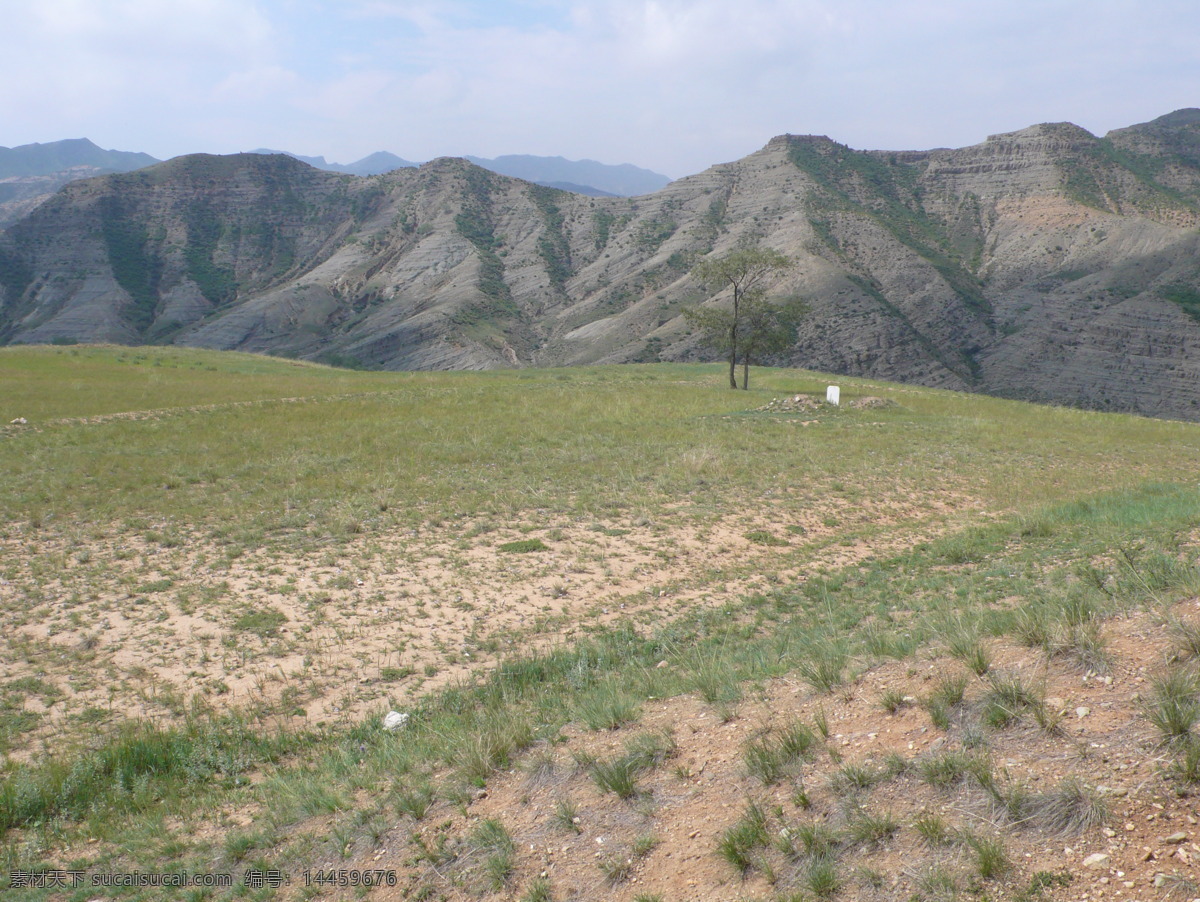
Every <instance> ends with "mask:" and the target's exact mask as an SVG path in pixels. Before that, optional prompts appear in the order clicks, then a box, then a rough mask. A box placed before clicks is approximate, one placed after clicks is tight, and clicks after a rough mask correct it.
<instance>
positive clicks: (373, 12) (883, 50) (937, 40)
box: [0, 0, 1200, 178]
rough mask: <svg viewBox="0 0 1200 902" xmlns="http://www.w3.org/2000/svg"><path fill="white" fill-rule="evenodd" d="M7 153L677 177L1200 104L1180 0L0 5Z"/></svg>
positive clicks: (1, 129)
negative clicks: (380, 158)
mask: <svg viewBox="0 0 1200 902" xmlns="http://www.w3.org/2000/svg"><path fill="white" fill-rule="evenodd" d="M0 22H2V23H3V28H2V29H0V145H2V146H9V147H12V146H16V145H20V144H27V143H33V142H48V141H57V140H60V139H62V138H80V137H87V138H90V139H92V140H93V141H95V142H96V143H97V144H99V145H101V146H102V147H105V148H115V149H118V150H134V151H144V152H146V153H149V154H152V155H154V156H156V157H159V158H162V159H165V158H168V157H172V156H176V155H179V154H183V153H195V152H206V153H235V152H238V151H244V150H252V149H256V148H260V147H267V148H273V149H280V150H288V151H291V152H293V153H300V154H308V155H313V156H316V155H323V156H325V157H326V159H328V160H330V161H334V162H340V163H349V162H352V161H354V160H357V159H360V158H362V157H364V156H366V155H367V154H370V153H372V152H374V151H378V150H387V151H391V152H392V153H395V154H398V155H399V156H401V157H404V158H405V159H408V160H413V161H424V160H428V159H432V158H434V157H437V156H458V155H466V154H473V155H476V156H481V157H494V156H499V155H501V154H509V153H528V154H537V155H543V156H564V157H567V158H568V159H583V158H587V159H593V160H599V161H601V162H604V163H633V164H635V165H638V166H643V167H646V168H649V169H653V170H655V171H658V172H661V173H664V174H666V175H669V176H671V177H673V178H678V177H680V176H683V175H688V174H692V173H695V172H699V171H701V170H703V169H705V168H707V167H708V166H711V165H713V164H716V163H721V162H726V161H730V160H735V159H738V158H740V157H743V156H745V155H746V154H749V153H752V152H753V151H755V150H757V149H758V148H760V147H762V146H763V145H764V144H765V143H766V142H767V141H768V140H769V139H770V138H771V137H772V136H774V135H778V134H783V133H785V132H790V133H792V134H823V135H828V136H829V137H831V138H833V139H834V140H836V141H840V142H842V143H844V144H848V145H850V146H851V147H855V148H859V149H887V150H920V149H928V148H932V147H962V146H966V145H969V144H976V143H979V142H980V141H983V140H984V139H985V138H986V137H987V136H988V135H989V134H994V133H998V132H1005V131H1014V130H1016V129H1020V128H1024V127H1026V126H1028V125H1033V124H1035V123H1038V122H1060V121H1070V122H1074V123H1076V124H1077V125H1081V126H1083V127H1084V128H1086V129H1088V130H1089V131H1091V132H1093V133H1094V134H1099V135H1102V134H1104V133H1105V132H1106V131H1108V130H1110V129H1113V128H1121V127H1123V126H1127V125H1133V124H1135V123H1138V122H1145V121H1148V120H1150V119H1153V118H1155V117H1157V116H1160V115H1163V114H1165V113H1169V112H1171V111H1173V110H1176V109H1180V108H1183V107H1200V3H1197V2H1195V0H1005V2H998V0H987V2H982V0H574V2H572V0H442V2H437V0H340V2H333V0H0Z"/></svg>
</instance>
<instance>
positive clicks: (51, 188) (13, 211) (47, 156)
mask: <svg viewBox="0 0 1200 902" xmlns="http://www.w3.org/2000/svg"><path fill="white" fill-rule="evenodd" d="M157 162H158V160H156V159H155V158H154V157H152V156H150V155H149V154H146V153H130V152H128V151H122V150H102V149H101V148H99V147H97V146H96V145H95V144H93V143H92V142H91V141H89V140H88V139H87V138H74V139H70V140H66V141H54V142H51V143H48V144H23V145H21V146H20V147H0V228H4V227H5V226H7V225H8V224H9V223H12V222H16V221H17V220H18V219H20V218H21V217H22V216H24V215H25V214H27V213H28V212H29V211H30V210H32V209H33V208H34V207H36V206H37V205H38V204H40V203H42V202H43V201H44V200H45V199H46V198H47V197H49V196H50V195H51V194H53V193H54V192H55V191H57V190H58V189H59V188H61V187H62V186H63V185H65V184H67V183H68V182H72V181H75V180H76V179H81V178H90V177H91V176H96V175H102V174H104V173H107V172H131V171H133V170H134V169H141V168H142V167H143V166H150V165H152V164H154V163H157Z"/></svg>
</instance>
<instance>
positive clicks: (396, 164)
mask: <svg viewBox="0 0 1200 902" xmlns="http://www.w3.org/2000/svg"><path fill="white" fill-rule="evenodd" d="M251 153H266V154H270V153H283V154H287V155H288V156H289V157H294V158H295V159H297V160H300V161H302V162H304V163H307V164H308V165H309V166H315V167H316V168H317V169H326V170H328V171H330V172H345V173H348V174H350V175H378V174H379V173H381V172H391V171H392V170H393V169H403V168H406V167H409V166H418V165H420V164H419V163H413V162H411V161H409V160H405V159H404V158H403V157H398V156H396V155H395V154H394V153H388V152H387V151H380V152H378V153H373V154H371V155H370V156H369V157H363V158H362V159H361V160H359V161H358V162H357V163H348V164H342V163H330V162H327V161H326V159H325V158H324V157H306V156H302V155H300V154H298V153H290V152H289V151H286V150H267V149H265V148H260V149H259V150H253V151H251ZM466 159H468V160H470V161H471V162H472V163H474V164H475V165H476V166H482V167H483V168H484V169H489V170H491V171H492V172H497V173H499V174H500V175H508V176H512V177H513V178H518V179H525V181H527V182H534V183H536V184H538V185H546V186H547V187H550V188H560V189H562V190H563V191H573V192H574V193H576V194H587V195H590V196H592V197H632V196H633V195H636V194H653V193H654V192H655V191H658V190H659V189H660V188H663V187H664V186H666V185H668V184H669V183H670V181H671V180H670V179H669V178H667V177H666V176H665V175H661V174H659V173H657V172H651V171H650V170H649V169H641V168H639V167H637V166H633V165H631V164H629V163H622V164H621V165H619V166H611V165H608V164H606V163H597V162H596V161H595V160H567V159H564V158H563V157H535V156H531V155H529V154H509V155H507V156H502V157H496V158H495V159H491V160H489V159H487V158H485V157H472V156H468V157H466Z"/></svg>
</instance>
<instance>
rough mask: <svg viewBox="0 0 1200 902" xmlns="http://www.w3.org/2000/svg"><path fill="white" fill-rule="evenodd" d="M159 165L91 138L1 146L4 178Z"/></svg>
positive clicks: (147, 156)
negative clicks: (98, 142)
mask: <svg viewBox="0 0 1200 902" xmlns="http://www.w3.org/2000/svg"><path fill="white" fill-rule="evenodd" d="M157 162H159V160H156V159H155V158H154V157H152V156H150V154H148V153H130V152H129V151H124V150H103V149H101V148H99V147H97V146H96V145H95V144H93V143H92V142H91V141H89V140H88V139H87V138H69V139H67V140H65V141H51V142H50V143H48V144H22V145H21V146H19V147H0V178H13V177H18V178H28V177H30V176H39V175H54V174H55V173H59V172H62V171H63V170H64V169H75V168H77V167H80V166H87V167H90V168H92V169H99V170H102V171H104V172H132V171H133V170H134V169H141V168H142V167H143V166H152V165H153V164H155V163H157Z"/></svg>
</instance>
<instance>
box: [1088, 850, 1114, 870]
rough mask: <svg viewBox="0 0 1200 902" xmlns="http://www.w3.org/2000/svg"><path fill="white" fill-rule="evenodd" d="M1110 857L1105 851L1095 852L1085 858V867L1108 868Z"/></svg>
mask: <svg viewBox="0 0 1200 902" xmlns="http://www.w3.org/2000/svg"><path fill="white" fill-rule="evenodd" d="M1108 862H1109V857H1108V856H1107V855H1105V854H1104V853H1103V852H1094V853H1092V854H1091V855H1089V856H1088V857H1087V858H1085V859H1083V866H1084V867H1085V868H1106V867H1108Z"/></svg>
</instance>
